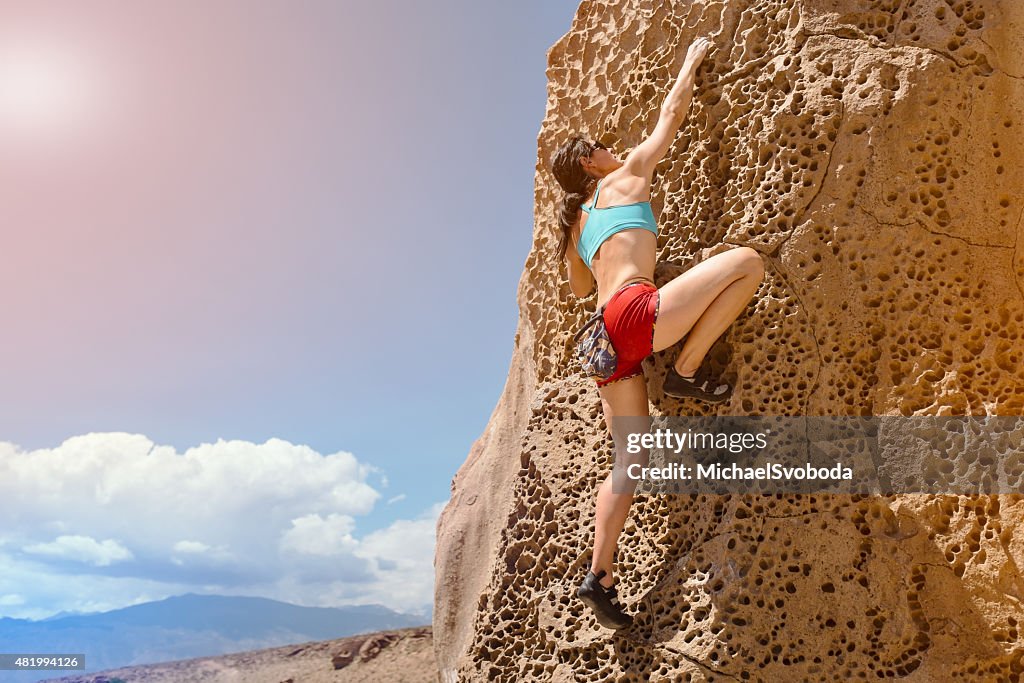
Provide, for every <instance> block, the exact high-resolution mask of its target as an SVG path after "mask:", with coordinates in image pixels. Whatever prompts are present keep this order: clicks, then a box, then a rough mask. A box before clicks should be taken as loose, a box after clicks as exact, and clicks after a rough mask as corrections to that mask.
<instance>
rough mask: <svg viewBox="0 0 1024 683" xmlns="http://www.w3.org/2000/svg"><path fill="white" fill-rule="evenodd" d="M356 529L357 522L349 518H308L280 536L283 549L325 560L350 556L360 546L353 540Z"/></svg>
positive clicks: (293, 525)
mask: <svg viewBox="0 0 1024 683" xmlns="http://www.w3.org/2000/svg"><path fill="white" fill-rule="evenodd" d="M355 528H356V523H355V520H353V519H352V518H351V517H349V516H348V515H329V516H328V517H326V518H324V517H321V516H320V515H316V514H314V515H305V516H303V517H299V518H297V519H293V520H292V528H291V529H289V530H288V531H286V532H285V533H284V534H283V535H282V536H281V548H282V550H291V551H294V552H297V553H300V554H304V555H323V556H326V557H331V556H337V555H342V554H344V553H351V552H352V551H353V550H355V549H356V548H357V547H358V546H359V543H358V542H357V541H356V540H355V539H354V538H352V531H353V530H354V529H355Z"/></svg>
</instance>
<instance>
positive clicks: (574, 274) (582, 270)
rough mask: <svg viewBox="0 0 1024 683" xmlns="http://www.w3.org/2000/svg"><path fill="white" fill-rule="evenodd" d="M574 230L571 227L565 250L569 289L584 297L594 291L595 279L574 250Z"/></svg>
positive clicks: (579, 296) (577, 295)
mask: <svg viewBox="0 0 1024 683" xmlns="http://www.w3.org/2000/svg"><path fill="white" fill-rule="evenodd" d="M577 239H578V237H577V235H576V230H575V229H573V234H572V240H571V243H570V244H569V248H568V249H566V250H565V264H566V268H567V269H568V271H569V289H571V290H572V293H573V294H575V295H576V297H577V298H580V299H585V298H586V297H588V296H590V293H591V292H592V291H594V286H595V285H596V284H597V281H596V280H595V279H594V274H593V273H592V272H590V268H587V264H586V263H584V262H583V259H582V258H581V257H580V254H579V252H578V251H577V250H576V240H577Z"/></svg>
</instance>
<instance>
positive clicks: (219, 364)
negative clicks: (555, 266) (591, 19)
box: [0, 0, 576, 618]
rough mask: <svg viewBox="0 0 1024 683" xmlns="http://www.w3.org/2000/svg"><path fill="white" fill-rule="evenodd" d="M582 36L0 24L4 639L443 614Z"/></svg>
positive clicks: (199, 6) (469, 24) (364, 10)
mask: <svg viewBox="0 0 1024 683" xmlns="http://www.w3.org/2000/svg"><path fill="white" fill-rule="evenodd" d="M575 10H576V3H575V2H571V1H565V0H557V1H556V0H529V1H524V2H516V3H498V2H479V1H478V0H438V1H437V2H431V3H422V2H415V1H413V0H404V1H402V2H397V1H394V0H375V1H374V2H365V3H362V2H360V3H356V2H349V1H348V0H330V1H329V0H304V2H302V3H286V2H278V1H271V0H263V1H261V2H248V1H246V2H243V1H242V0H218V2H215V3H210V2H205V1H202V2H201V1H199V0H182V1H179V2H164V3H133V2H128V1H127V0H120V1H118V2H110V1H106V0H102V1H101V0H86V1H83V2H80V3H67V2H51V1H37V0H33V1H28V0H26V1H23V2H22V1H12V0H0V234H2V236H3V250H2V253H3V259H4V263H3V267H2V268H0V311H2V315H3V322H4V325H3V328H4V334H2V335H0V358H3V362H2V363H0V518H2V519H4V520H5V524H4V526H3V528H0V616H11V617H20V618H42V617H45V616H48V615H50V614H54V613H57V612H61V611H101V610H107V609H115V608H118V607H123V606H126V605H129V604H135V603H138V602H145V601H148V600H157V599H161V598H163V597H167V596H169V595H177V594H181V593H185V592H200V593H202V592H208V593H218V594H226V595H260V596H264V597H270V598H274V599H280V600H286V601H289V602H294V603H297V604H305V605H318V606H334V605H343V604H358V603H367V602H376V603H381V604H385V605H387V606H389V607H392V608H394V609H398V610H402V611H409V612H417V611H424V610H427V609H429V604H430V600H431V598H432V590H433V568H432V558H433V534H434V524H435V522H436V519H437V515H438V513H439V512H440V509H441V508H442V507H443V504H444V503H445V502H446V501H447V499H448V497H449V494H450V483H451V478H452V476H453V475H454V474H455V471H456V470H457V469H458V467H459V466H460V465H461V464H462V462H463V461H464V460H465V458H466V455H467V454H468V452H469V448H470V446H471V444H472V442H473V441H474V440H475V439H476V438H477V437H478V436H479V435H480V433H481V432H482V431H483V429H484V426H485V425H486V423H487V420H488V418H489V416H490V414H491V411H492V410H493V408H494V406H495V404H496V403H497V400H498V398H499V396H500V393H501V390H502V387H503V386H504V383H505V378H506V376H507V371H508V366H509V363H510V360H511V354H512V349H513V336H514V332H515V327H516V321H517V311H518V309H517V304H516V300H515V294H516V287H517V284H518V281H519V276H520V274H521V272H522V268H523V264H524V262H525V260H526V256H527V252H528V250H529V248H530V244H531V236H532V230H533V212H534V207H533V184H534V169H535V164H536V160H537V159H536V155H537V134H538V133H539V130H540V125H541V121H542V120H543V117H544V110H545V102H546V79H545V73H544V72H545V66H546V51H547V49H548V48H549V47H550V46H551V45H552V44H553V43H554V42H555V41H556V40H558V38H560V37H561V36H562V35H563V34H564V33H566V32H567V31H568V29H569V27H570V25H571V21H572V17H573V15H574V13H575Z"/></svg>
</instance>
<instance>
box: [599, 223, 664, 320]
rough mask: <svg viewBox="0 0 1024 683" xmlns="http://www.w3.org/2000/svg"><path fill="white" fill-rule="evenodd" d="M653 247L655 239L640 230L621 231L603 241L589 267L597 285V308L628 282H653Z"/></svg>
mask: <svg viewBox="0 0 1024 683" xmlns="http://www.w3.org/2000/svg"><path fill="white" fill-rule="evenodd" d="M657 246H658V242H657V238H655V236H654V235H652V234H651V233H650V232H649V231H647V230H643V229H636V230H623V231H622V232H618V233H615V234H614V235H612V236H611V237H609V238H608V239H607V240H605V242H604V243H603V244H602V245H601V247H600V249H598V251H597V254H596V255H595V256H594V261H593V263H592V264H591V270H592V271H593V273H594V279H595V280H596V281H597V305H598V306H601V305H602V304H604V303H605V302H606V301H608V299H610V298H611V296H612V295H613V294H614V293H615V292H616V291H618V290H619V289H620V288H622V287H623V286H624V285H626V284H628V283H630V282H634V281H636V280H646V281H648V282H653V280H654V265H655V262H656V260H657V255H656V254H657Z"/></svg>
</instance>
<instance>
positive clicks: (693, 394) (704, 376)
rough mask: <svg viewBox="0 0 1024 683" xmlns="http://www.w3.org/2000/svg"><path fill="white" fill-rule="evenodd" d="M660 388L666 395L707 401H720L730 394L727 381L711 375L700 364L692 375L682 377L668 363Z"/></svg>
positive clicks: (705, 367) (727, 398)
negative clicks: (663, 381)
mask: <svg viewBox="0 0 1024 683" xmlns="http://www.w3.org/2000/svg"><path fill="white" fill-rule="evenodd" d="M661 390H662V391H663V392H665V395H666V396H672V397H675V398H695V399H697V400H698V401H705V402H707V403H721V402H722V401H727V400H729V397H730V396H732V387H731V386H730V385H729V383H728V382H726V381H725V380H724V379H716V378H713V377H711V373H710V372H709V371H708V369H707V366H705V365H702V366H700V368H699V369H698V370H697V374H696V375H694V376H693V377H683V376H682V375H680V374H679V373H678V372H676V368H675V366H674V365H669V366H668V373H667V374H666V375H665V383H664V384H663V385H662V387H661Z"/></svg>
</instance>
